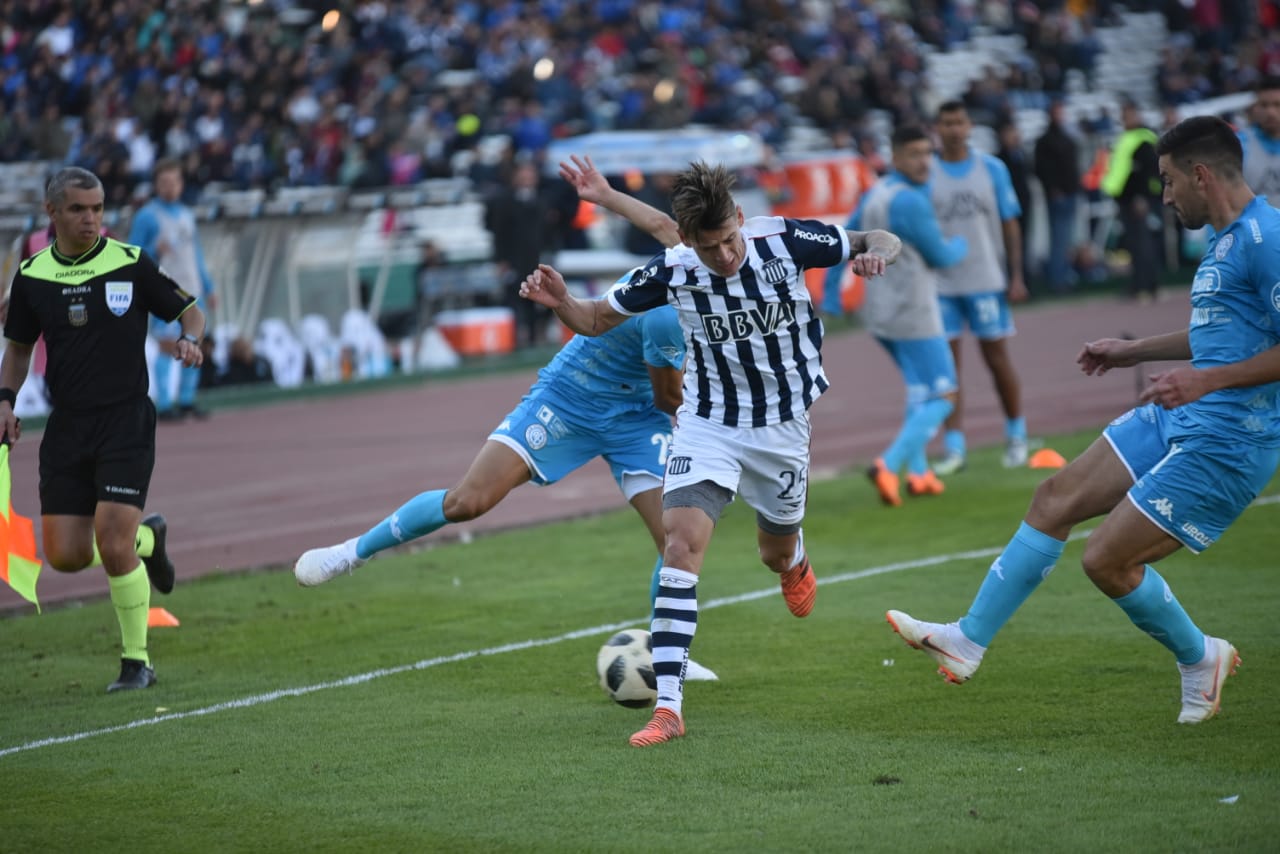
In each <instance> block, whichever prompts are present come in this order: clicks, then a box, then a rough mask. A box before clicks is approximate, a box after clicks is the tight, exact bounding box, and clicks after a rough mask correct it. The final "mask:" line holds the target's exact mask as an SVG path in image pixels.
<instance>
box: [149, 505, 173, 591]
mask: <svg viewBox="0 0 1280 854" xmlns="http://www.w3.org/2000/svg"><path fill="white" fill-rule="evenodd" d="M142 524H144V525H146V526H147V527H148V528H150V529H151V531H152V533H154V534H155V535H156V540H155V545H153V546H152V547H151V557H144V558H143V559H142V564H143V566H145V567H146V568H147V578H150V579H151V583H152V584H153V585H155V588H156V589H157V590H159V591H160V592H161V593H168V592H169V591H171V590H173V582H174V571H173V561H171V560H169V555H168V554H167V553H166V552H165V550H164V541H165V534H166V532H167V531H168V530H169V526H168V524H166V523H165V521H164V517H163V516H161V515H160V514H159V513H152V514H151V515H150V516H148V517H147V518H145V519H143V520H142Z"/></svg>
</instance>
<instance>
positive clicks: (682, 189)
mask: <svg viewBox="0 0 1280 854" xmlns="http://www.w3.org/2000/svg"><path fill="white" fill-rule="evenodd" d="M734 181H735V179H734V176H733V173H732V172H730V171H729V170H728V169H726V168H724V167H723V166H718V165H717V166H709V165H707V163H705V162H704V161H701V160H699V161H697V162H695V163H691V164H689V168H688V169H686V170H684V171H683V172H681V173H680V174H678V175H676V180H675V184H674V185H673V186H672V188H671V213H672V215H673V216H674V217H675V219H676V225H678V226H679V227H680V233H681V234H683V235H685V236H686V237H688V238H690V239H695V238H696V237H697V236H698V235H699V234H701V233H702V232H704V231H715V230H716V229H719V228H724V227H725V224H726V223H728V222H729V221H730V220H733V219H734V218H735V217H736V215H737V213H738V203H737V202H735V201H734V199H733V192H732V190H733V184H734Z"/></svg>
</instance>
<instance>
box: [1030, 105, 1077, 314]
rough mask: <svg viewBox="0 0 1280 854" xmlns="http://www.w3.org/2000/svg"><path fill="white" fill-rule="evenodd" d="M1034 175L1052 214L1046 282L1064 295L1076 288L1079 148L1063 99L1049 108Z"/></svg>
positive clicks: (1038, 145)
mask: <svg viewBox="0 0 1280 854" xmlns="http://www.w3.org/2000/svg"><path fill="white" fill-rule="evenodd" d="M1035 173H1036V178H1037V179H1039V181H1040V186H1041V188H1042V189H1043V190H1044V198H1045V206H1046V208H1047V210H1048V214H1049V259H1048V261H1047V263H1046V264H1045V279H1046V280H1047V281H1048V284H1049V290H1051V291H1053V292H1054V293H1063V292H1064V291H1069V290H1071V289H1072V288H1074V287H1075V284H1076V280H1077V276H1076V273H1075V271H1074V270H1072V268H1071V263H1070V255H1071V249H1072V247H1073V246H1074V245H1075V242H1076V239H1075V234H1076V215H1077V208H1078V206H1079V203H1080V147H1079V145H1078V144H1077V142H1076V140H1075V137H1073V136H1072V135H1071V133H1070V132H1068V131H1067V128H1066V107H1065V105H1064V103H1063V102H1062V100H1061V99H1058V100H1055V101H1053V103H1051V104H1050V105H1049V124H1048V126H1047V127H1046V128H1045V130H1044V133H1043V134H1041V135H1040V138H1039V139H1037V140H1036V148H1035Z"/></svg>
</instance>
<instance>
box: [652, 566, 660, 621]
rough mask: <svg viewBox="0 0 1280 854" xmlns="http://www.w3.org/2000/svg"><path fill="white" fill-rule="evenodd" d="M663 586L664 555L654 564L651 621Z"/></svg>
mask: <svg viewBox="0 0 1280 854" xmlns="http://www.w3.org/2000/svg"><path fill="white" fill-rule="evenodd" d="M661 586H662V555H658V559H657V560H656V561H655V562H654V564H653V577H652V578H650V579H649V610H650V614H649V619H650V621H652V620H653V613H652V611H653V608H654V606H655V604H656V603H657V601H658V588H659V587H661Z"/></svg>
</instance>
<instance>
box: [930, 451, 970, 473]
mask: <svg viewBox="0 0 1280 854" xmlns="http://www.w3.org/2000/svg"><path fill="white" fill-rule="evenodd" d="M964 467H965V458H964V454H957V453H955V452H953V451H948V452H947V455H946V456H945V457H943V458H942V459H940V460H938V461H937V462H935V463H934V464H933V471H934V474H936V475H938V476H939V477H948V476H949V475H953V474H955V473H956V472H958V471H963V470H964Z"/></svg>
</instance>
